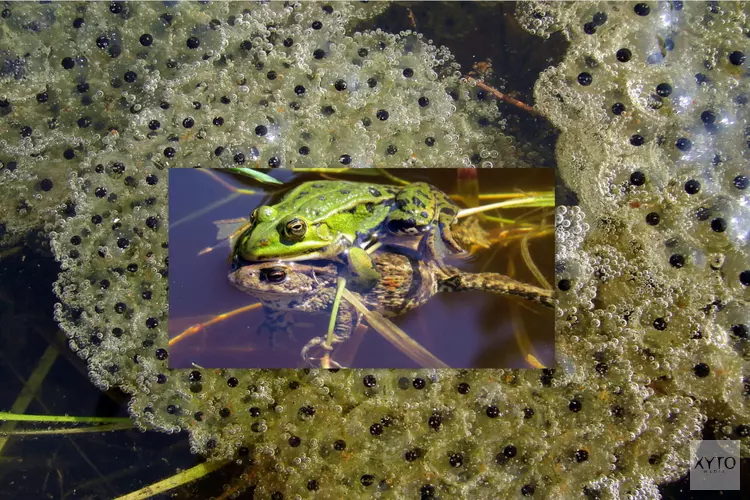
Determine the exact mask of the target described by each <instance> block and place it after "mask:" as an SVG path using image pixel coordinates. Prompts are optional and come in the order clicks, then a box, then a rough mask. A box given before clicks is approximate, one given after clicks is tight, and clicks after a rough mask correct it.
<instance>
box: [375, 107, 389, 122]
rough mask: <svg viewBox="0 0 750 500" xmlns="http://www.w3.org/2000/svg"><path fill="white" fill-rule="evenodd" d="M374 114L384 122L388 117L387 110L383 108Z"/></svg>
mask: <svg viewBox="0 0 750 500" xmlns="http://www.w3.org/2000/svg"><path fill="white" fill-rule="evenodd" d="M375 116H376V117H377V118H378V120H380V121H381V122H384V121H386V120H387V119H388V111H386V110H384V109H379V110H378V111H377V113H375Z"/></svg>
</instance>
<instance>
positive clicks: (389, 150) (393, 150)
mask: <svg viewBox="0 0 750 500" xmlns="http://www.w3.org/2000/svg"><path fill="white" fill-rule="evenodd" d="M385 152H386V153H387V154H389V155H395V154H396V153H398V148H397V147H396V146H394V145H393V144H389V145H388V147H387V148H385Z"/></svg>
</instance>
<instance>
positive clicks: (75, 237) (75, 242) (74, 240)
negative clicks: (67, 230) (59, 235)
mask: <svg viewBox="0 0 750 500" xmlns="http://www.w3.org/2000/svg"><path fill="white" fill-rule="evenodd" d="M81 241H82V240H81V237H80V236H78V235H77V234H76V235H73V236H71V237H70V243H71V244H73V245H80V244H81ZM106 283H107V286H106V287H105V288H108V287H109V281H107V282H106Z"/></svg>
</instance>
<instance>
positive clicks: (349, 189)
mask: <svg viewBox="0 0 750 500" xmlns="http://www.w3.org/2000/svg"><path fill="white" fill-rule="evenodd" d="M457 213H458V207H457V206H456V205H455V204H454V203H453V201H452V200H451V199H450V198H449V197H448V196H447V195H445V194H444V193H442V192H441V191H439V190H438V189H437V188H435V187H434V186H431V185H429V184H426V183H423V182H420V183H415V184H411V185H409V186H407V187H405V188H399V187H397V186H387V185H381V184H366V183H358V182H347V181H312V182H306V183H303V184H301V185H299V186H297V187H296V188H294V189H293V190H291V191H290V192H289V193H288V194H287V195H286V196H284V198H282V200H281V201H280V202H279V203H277V204H275V205H265V206H261V207H258V208H256V209H255V210H254V211H253V213H252V214H251V215H250V223H249V226H248V228H247V229H246V230H245V231H244V232H243V233H242V234H241V235H240V237H239V238H238V241H237V244H236V246H235V249H234V252H233V257H237V256H239V257H241V258H242V259H245V260H248V261H268V260H276V259H284V260H288V261H296V260H314V259H328V260H334V261H337V262H342V263H345V264H347V266H348V269H349V271H350V272H351V273H352V275H353V279H354V280H355V281H357V282H358V283H359V284H360V285H362V286H364V287H368V286H369V287H372V286H374V285H375V283H376V282H377V280H378V278H379V277H380V274H379V273H378V272H377V269H376V267H375V265H374V264H373V262H372V260H371V259H370V257H369V256H368V254H367V253H366V252H365V251H364V249H363V248H362V247H363V246H365V245H367V244H368V243H369V242H371V241H372V240H374V239H377V238H379V237H381V236H385V235H386V234H388V233H390V234H394V235H420V234H422V233H425V232H428V231H429V232H430V234H431V235H434V234H439V235H440V243H441V244H442V243H444V246H443V245H436V246H438V248H446V251H444V252H440V254H441V256H443V255H444V254H447V253H456V254H462V253H464V250H463V249H462V248H461V247H460V246H459V245H458V244H457V243H456V241H455V240H454V239H453V237H452V235H451V233H450V225H451V224H452V223H453V221H454V220H455V218H456V215H457ZM435 239H437V237H435ZM433 242H434V240H433Z"/></svg>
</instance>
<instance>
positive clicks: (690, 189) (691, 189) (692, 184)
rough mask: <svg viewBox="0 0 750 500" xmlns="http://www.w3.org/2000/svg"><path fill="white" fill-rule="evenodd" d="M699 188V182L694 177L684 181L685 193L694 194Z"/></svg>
mask: <svg viewBox="0 0 750 500" xmlns="http://www.w3.org/2000/svg"><path fill="white" fill-rule="evenodd" d="M700 190H701V183H700V182H698V181H696V180H695V179H690V180H689V181H687V182H686V183H685V192H686V193H687V194H696V193H697V192H698V191H700Z"/></svg>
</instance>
